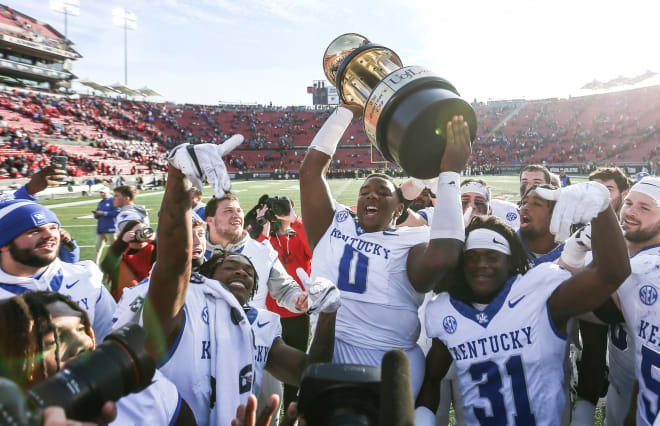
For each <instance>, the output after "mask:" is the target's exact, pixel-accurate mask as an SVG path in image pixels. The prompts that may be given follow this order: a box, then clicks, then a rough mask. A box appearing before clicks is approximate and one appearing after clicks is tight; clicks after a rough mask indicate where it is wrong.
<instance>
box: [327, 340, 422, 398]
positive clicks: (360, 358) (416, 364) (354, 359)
mask: <svg viewBox="0 0 660 426" xmlns="http://www.w3.org/2000/svg"><path fill="white" fill-rule="evenodd" d="M393 349H396V348H393ZM386 352H387V351H385V350H376V349H366V348H360V347H357V346H353V345H350V344H348V343H346V342H343V341H341V340H339V339H335V353H334V355H333V356H332V362H334V363H335V364H360V365H371V366H376V367H380V365H381V363H382V361H383V356H385V353H386ZM404 352H405V353H406V355H407V356H408V362H409V365H410V382H411V384H412V391H413V398H414V399H417V394H418V393H419V390H420V388H421V387H422V382H423V381H424V371H425V369H426V363H425V362H426V360H425V359H424V352H422V349H421V348H420V347H419V346H418V345H415V346H414V347H413V348H412V349H409V350H406V351H404Z"/></svg>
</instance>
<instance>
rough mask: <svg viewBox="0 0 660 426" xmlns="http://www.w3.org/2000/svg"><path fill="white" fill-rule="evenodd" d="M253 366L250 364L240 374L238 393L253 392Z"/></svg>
mask: <svg viewBox="0 0 660 426" xmlns="http://www.w3.org/2000/svg"><path fill="white" fill-rule="evenodd" d="M252 377H253V376H252V364H248V365H246V366H245V367H243V368H242V369H241V371H240V372H239V373H238V391H239V393H245V392H249V391H250V390H252Z"/></svg>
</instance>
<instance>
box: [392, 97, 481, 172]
mask: <svg viewBox="0 0 660 426" xmlns="http://www.w3.org/2000/svg"><path fill="white" fill-rule="evenodd" d="M456 115H462V116H463V118H464V119H465V121H466V122H467V123H468V127H469V129H470V140H474V139H475V138H476V133H477V117H476V114H475V113H474V110H473V109H472V107H471V106H470V104H469V103H467V102H465V101H464V100H463V99H461V98H459V97H458V96H457V95H456V94H455V93H453V92H451V91H449V90H447V89H442V88H437V87H434V88H429V87H427V88H424V89H423V90H417V91H415V92H413V93H411V94H410V95H408V96H406V97H405V98H404V99H402V100H401V102H400V103H398V104H397V105H396V106H394V107H393V111H392V114H391V116H389V117H387V116H385V117H383V118H384V119H385V120H383V130H384V134H383V136H384V137H382V138H380V140H382V141H383V143H382V144H381V145H385V147H386V148H381V149H386V150H387V151H388V154H389V155H390V156H391V158H392V159H393V160H394V161H395V162H396V163H397V164H399V165H400V166H401V167H402V168H403V169H404V170H405V171H406V172H407V173H408V174H409V175H410V176H413V177H416V178H418V179H431V178H434V177H436V176H438V175H439V174H440V162H441V160H442V156H443V155H444V152H445V146H446V144H447V140H446V133H447V123H448V122H449V121H450V120H451V119H452V117H454V116H456Z"/></svg>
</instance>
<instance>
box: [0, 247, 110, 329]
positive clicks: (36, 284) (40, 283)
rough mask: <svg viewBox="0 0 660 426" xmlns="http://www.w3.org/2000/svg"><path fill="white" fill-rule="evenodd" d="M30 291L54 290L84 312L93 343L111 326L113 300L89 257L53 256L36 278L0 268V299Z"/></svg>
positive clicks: (97, 268)
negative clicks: (74, 259)
mask: <svg viewBox="0 0 660 426" xmlns="http://www.w3.org/2000/svg"><path fill="white" fill-rule="evenodd" d="M30 291H56V292H58V293H60V294H63V295H64V296H66V297H68V298H69V299H71V300H73V301H74V302H76V303H77V304H78V306H80V307H81V308H82V309H84V310H85V312H87V316H88V317H89V321H90V322H91V324H92V328H93V329H94V335H95V338H96V341H97V342H102V341H103V339H105V336H107V335H108V333H110V330H111V328H112V316H113V314H114V313H115V308H116V306H117V305H116V303H115V300H114V299H113V298H112V296H111V295H110V293H108V290H106V288H105V287H104V286H103V274H102V273H101V270H99V267H98V266H96V264H95V263H94V262H92V261H91V260H85V261H82V262H78V263H65V262H62V261H60V260H59V259H55V260H54V261H53V263H51V264H50V265H49V266H48V268H46V270H45V271H44V272H43V273H42V274H41V275H39V276H38V277H36V278H35V277H17V276H14V275H9V274H7V273H5V272H4V271H2V269H0V299H8V298H10V297H14V296H16V295H19V294H22V293H27V292H30Z"/></svg>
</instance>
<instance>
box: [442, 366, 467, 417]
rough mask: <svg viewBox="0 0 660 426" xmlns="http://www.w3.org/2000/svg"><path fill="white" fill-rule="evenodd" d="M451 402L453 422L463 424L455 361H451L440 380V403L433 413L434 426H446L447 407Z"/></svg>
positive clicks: (461, 402)
mask: <svg viewBox="0 0 660 426" xmlns="http://www.w3.org/2000/svg"><path fill="white" fill-rule="evenodd" d="M452 403H453V404H454V419H455V421H454V424H456V425H464V424H465V416H464V415H463V401H462V400H461V391H460V389H459V388H458V375H457V373H456V363H455V362H452V363H451V366H450V367H449V370H447V374H446V375H445V378H444V379H442V381H441V382H440V405H439V406H438V411H436V413H435V424H436V426H447V425H448V424H449V408H450V406H451V404H452Z"/></svg>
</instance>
